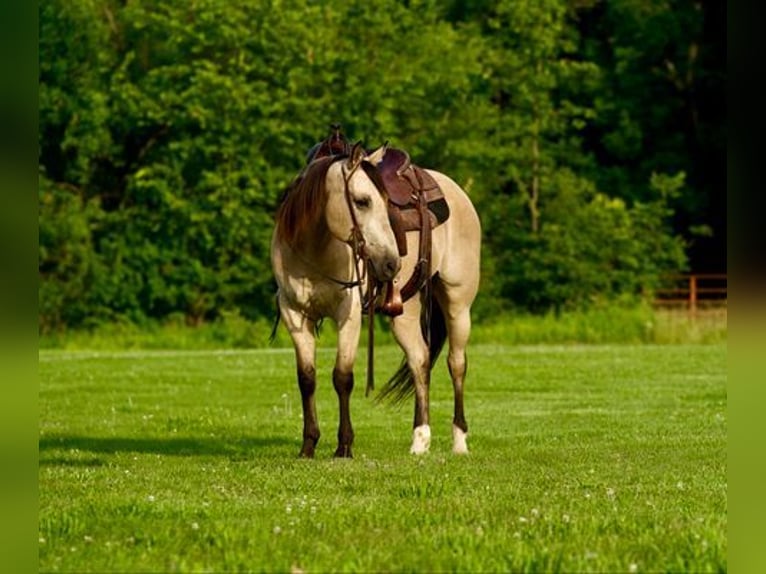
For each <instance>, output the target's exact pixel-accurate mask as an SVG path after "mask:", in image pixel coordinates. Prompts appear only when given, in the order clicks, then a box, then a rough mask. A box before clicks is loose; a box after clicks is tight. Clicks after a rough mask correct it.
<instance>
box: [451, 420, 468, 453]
mask: <svg viewBox="0 0 766 574" xmlns="http://www.w3.org/2000/svg"><path fill="white" fill-rule="evenodd" d="M467 436H468V433H467V432H466V431H464V430H463V429H461V428H460V427H458V426H455V425H452V452H453V453H455V454H468V445H467V444H466V442H465V439H466V437H467Z"/></svg>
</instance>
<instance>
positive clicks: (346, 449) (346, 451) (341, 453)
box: [335, 445, 354, 458]
mask: <svg viewBox="0 0 766 574" xmlns="http://www.w3.org/2000/svg"><path fill="white" fill-rule="evenodd" d="M335 458H354V455H353V454H351V445H345V446H339V447H338V448H337V449H336V450H335Z"/></svg>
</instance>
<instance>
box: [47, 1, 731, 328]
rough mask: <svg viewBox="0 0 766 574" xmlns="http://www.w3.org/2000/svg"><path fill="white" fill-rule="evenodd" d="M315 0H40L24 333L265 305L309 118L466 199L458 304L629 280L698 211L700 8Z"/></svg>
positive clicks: (707, 192)
mask: <svg viewBox="0 0 766 574" xmlns="http://www.w3.org/2000/svg"><path fill="white" fill-rule="evenodd" d="M323 4H325V3H314V2H301V1H298V0H291V1H286V2H277V1H265V0H264V1H256V0H251V1H247V2H227V1H224V0H199V1H194V2H191V1H188V0H168V1H166V2H161V3H156V2H130V3H121V2H117V1H115V0H41V2H40V4H39V6H40V8H39V21H40V101H39V106H40V112H39V125H40V131H39V136H40V140H39V145H40V162H39V165H40V178H39V180H40V185H39V204H40V260H39V269H40V300H39V307H40V327H41V330H42V331H43V332H47V331H51V330H56V329H58V328H61V327H64V326H86V327H87V326H89V325H94V324H98V323H101V322H104V321H110V320H115V319H120V320H124V319H127V320H129V321H133V322H135V323H138V324H142V323H144V322H146V321H147V320H149V319H160V320H168V319H170V320H173V321H176V320H178V319H179V318H181V319H182V320H185V321H187V322H189V323H192V324H198V323H200V322H201V321H204V320H209V319H215V318H218V317H221V316H222V314H225V313H240V314H242V315H243V316H245V317H247V318H250V319H258V318H262V317H264V316H266V315H268V314H271V312H272V295H273V290H274V289H273V283H272V279H271V273H270V267H269V261H268V242H269V237H270V231H271V225H272V223H271V222H272V220H271V217H272V212H273V209H274V206H275V202H276V200H277V198H278V197H279V194H280V192H281V190H282V189H283V188H284V186H285V185H286V184H287V183H288V182H289V180H290V179H291V178H292V177H293V175H294V174H295V173H296V172H297V171H298V170H299V169H300V167H301V165H302V162H303V159H304V156H305V152H306V150H307V149H308V148H309V147H310V146H311V145H312V144H313V143H315V142H316V141H317V140H318V139H320V138H321V137H323V136H324V135H325V134H326V130H327V125H328V123H329V122H331V121H339V122H341V123H342V124H343V126H344V129H345V131H346V133H347V135H348V136H349V137H351V138H353V139H363V140H364V141H365V142H366V143H367V144H368V145H369V146H370V147H373V146H376V145H378V144H380V143H382V142H383V141H384V140H390V141H391V143H392V144H393V145H396V146H397V147H402V148H405V149H407V150H408V151H409V152H410V154H411V156H412V157H413V158H414V159H415V161H416V162H417V163H419V164H420V165H423V166H425V167H433V168H436V169H439V170H440V171H443V172H445V173H447V174H448V175H450V176H452V177H453V178H454V179H455V180H456V181H458V182H459V183H460V184H461V185H462V186H463V187H464V188H465V189H466V190H467V191H468V193H469V194H470V195H471V197H472V199H473V200H474V202H475V204H476V205H477V208H478V211H479V213H480V216H481V219H482V223H483V229H484V238H485V241H484V249H483V284H482V285H483V286H482V293H481V296H480V301H479V304H478V306H477V314H478V316H479V317H480V318H481V317H482V316H487V315H489V314H491V313H494V312H496V311H498V310H501V309H507V308H510V309H514V308H516V309H519V308H521V309H528V310H532V311H535V312H543V311H549V310H551V309H553V310H556V311H560V310H562V309H567V308H583V307H587V306H589V305H591V304H592V303H593V302H594V301H596V300H598V299H614V298H624V297H636V296H640V295H642V294H645V293H649V292H651V289H652V288H653V287H654V285H655V284H656V282H657V280H658V278H659V277H660V276H661V274H662V273H664V272H667V271H678V270H682V269H684V267H685V266H686V264H687V252H685V249H686V248H688V247H689V245H691V243H690V240H691V239H692V238H693V236H694V234H697V235H700V234H703V235H704V234H709V232H710V231H711V226H712V228H715V227H716V220H715V219H714V217H713V216H712V215H711V213H712V207H711V206H713V205H714V202H715V197H716V196H715V193H719V194H720V193H721V191H720V190H718V189H713V188H712V186H713V185H715V183H716V180H715V178H712V179H711V178H710V177H704V175H705V174H706V173H708V172H709V171H710V170H711V169H713V168H712V167H710V166H711V165H713V164H715V162H714V161H711V157H712V158H713V159H714V160H718V159H720V158H719V156H720V155H721V154H720V151H721V150H722V149H724V148H723V145H724V144H723V143H722V142H723V141H724V140H723V136H722V135H721V134H722V129H723V127H722V121H721V119H720V118H719V117H718V116H715V114H712V113H710V112H709V111H708V110H709V108H710V107H711V106H710V104H709V101H710V97H707V99H705V97H706V96H705V95H706V94H710V93H713V94H715V93H717V92H716V90H718V89H720V87H721V86H722V84H723V79H722V77H721V74H722V70H721V69H719V68H720V62H719V60H718V59H716V57H715V54H717V52H716V50H718V49H720V46H719V45H717V44H716V43H715V40H716V37H715V35H714V34H713V33H712V32H710V30H709V29H710V26H711V24H710V22H709V19H710V11H709V10H708V8H707V6H706V5H697V4H689V5H688V6H687V5H685V4H684V5H678V6H676V5H673V6H671V5H666V4H660V5H658V4H656V3H653V2H643V1H639V2H615V3H609V4H608V5H607V3H605V2H598V1H585V2H573V1H571V0H545V1H544V2H540V1H536V2H519V1H510V0H497V1H492V2H489V1H487V2H471V3H467V2H461V1H459V0H454V1H452V2H435V1H428V0H423V1H412V2H401V1H396V0H381V1H380V2H362V1H356V0H355V1H352V2H344V3H340V4H338V3H327V5H323ZM700 94H702V95H700ZM703 103H705V104H706V105H707V107H705V106H703V105H702V104H703ZM686 120H688V121H686ZM724 157H725V156H724ZM700 166H706V167H705V169H707V171H704V170H703V169H702V167H700ZM703 172H704V173H703ZM711 182H712V183H711ZM706 198H707V199H706ZM710 198H713V199H710ZM711 202H712V203H711ZM714 230H715V231H717V232H718V233H721V232H722V231H723V230H722V229H720V228H715V229H714ZM719 241H720V240H719Z"/></svg>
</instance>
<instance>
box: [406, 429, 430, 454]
mask: <svg viewBox="0 0 766 574" xmlns="http://www.w3.org/2000/svg"><path fill="white" fill-rule="evenodd" d="M430 446H431V427H429V426H428V425H420V426H419V427H415V430H413V431H412V446H411V447H410V453H411V454H425V453H427V452H428V449H429V447H430Z"/></svg>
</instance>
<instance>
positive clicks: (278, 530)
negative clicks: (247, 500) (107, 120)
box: [272, 526, 282, 534]
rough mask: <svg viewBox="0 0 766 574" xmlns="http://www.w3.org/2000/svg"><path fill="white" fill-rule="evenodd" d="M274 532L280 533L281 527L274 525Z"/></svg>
mask: <svg viewBox="0 0 766 574" xmlns="http://www.w3.org/2000/svg"><path fill="white" fill-rule="evenodd" d="M272 532H273V533H274V534H280V533H281V532H282V528H281V527H280V526H275V527H274V530H272Z"/></svg>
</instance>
